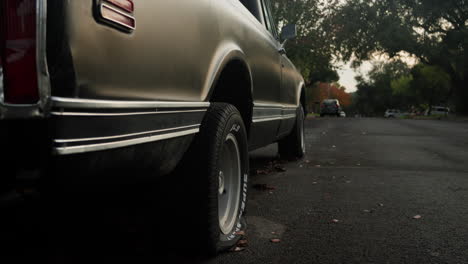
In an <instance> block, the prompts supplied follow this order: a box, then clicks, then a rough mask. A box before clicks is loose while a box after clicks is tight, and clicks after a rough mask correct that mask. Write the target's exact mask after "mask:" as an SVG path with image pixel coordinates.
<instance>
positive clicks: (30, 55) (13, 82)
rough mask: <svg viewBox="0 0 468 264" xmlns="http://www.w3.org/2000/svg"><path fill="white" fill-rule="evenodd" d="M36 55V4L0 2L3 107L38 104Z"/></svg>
mask: <svg viewBox="0 0 468 264" xmlns="http://www.w3.org/2000/svg"><path fill="white" fill-rule="evenodd" d="M36 55H37V54H36V1H35V0H1V2H0V67H1V68H3V69H2V70H3V87H4V89H3V93H4V94H3V97H4V101H5V102H6V103H10V104H35V103H37V102H38V101H39V89H38V76H37V64H36Z"/></svg>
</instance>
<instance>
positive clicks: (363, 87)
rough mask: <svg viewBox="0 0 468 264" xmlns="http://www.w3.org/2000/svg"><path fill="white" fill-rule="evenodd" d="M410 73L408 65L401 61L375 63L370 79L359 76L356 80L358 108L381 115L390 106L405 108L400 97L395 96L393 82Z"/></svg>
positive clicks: (370, 114) (363, 112)
mask: <svg viewBox="0 0 468 264" xmlns="http://www.w3.org/2000/svg"><path fill="white" fill-rule="evenodd" d="M408 74H410V68H409V67H408V65H407V64H406V63H404V62H401V61H398V60H397V61H392V62H389V63H380V64H376V65H374V67H373V69H372V70H371V71H370V72H369V74H368V79H366V78H364V77H363V76H358V77H357V78H356V81H357V82H358V85H357V88H358V90H357V92H356V99H355V100H356V101H355V107H356V109H357V110H358V111H359V112H360V113H361V114H364V115H367V116H373V115H376V114H377V115H381V114H383V113H384V112H385V110H386V109H389V108H403V107H404V105H403V102H404V101H402V100H401V98H400V97H398V96H394V90H393V88H392V82H393V81H394V80H396V79H399V78H401V77H403V76H407V75H408Z"/></svg>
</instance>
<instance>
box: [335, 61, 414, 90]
mask: <svg viewBox="0 0 468 264" xmlns="http://www.w3.org/2000/svg"><path fill="white" fill-rule="evenodd" d="M395 59H399V60H401V61H403V62H406V64H408V66H410V67H412V66H414V65H416V64H417V63H418V61H419V60H418V59H417V58H416V57H414V56H412V55H410V54H408V53H405V52H400V53H399V54H398V56H397V57H395ZM390 60H391V59H390V58H389V57H388V56H387V55H385V54H382V55H374V56H373V58H372V60H370V61H365V62H363V63H362V65H361V67H359V68H358V69H353V68H352V67H351V62H349V63H341V64H338V67H339V68H340V69H339V70H338V75H339V76H340V80H339V81H338V82H339V83H340V84H341V85H342V86H344V87H345V88H346V92H348V93H352V92H355V91H356V90H357V88H356V85H357V82H356V80H355V79H354V78H355V77H356V76H358V75H364V76H367V73H369V72H370V70H371V69H372V67H373V65H374V64H375V63H382V62H389V61H390Z"/></svg>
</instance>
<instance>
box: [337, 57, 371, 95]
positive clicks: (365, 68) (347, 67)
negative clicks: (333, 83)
mask: <svg viewBox="0 0 468 264" xmlns="http://www.w3.org/2000/svg"><path fill="white" fill-rule="evenodd" d="M340 68H341V69H340V70H339V71H338V74H339V75H340V80H339V83H340V84H341V85H342V86H344V87H346V92H348V93H352V92H355V91H356V90H357V89H356V85H357V83H356V80H355V79H354V78H355V77H356V76H357V75H359V74H364V75H365V74H367V73H368V72H369V71H370V70H371V69H372V63H370V62H364V63H363V64H362V65H361V67H360V68H358V69H356V70H354V69H353V68H351V63H348V64H341V65H340Z"/></svg>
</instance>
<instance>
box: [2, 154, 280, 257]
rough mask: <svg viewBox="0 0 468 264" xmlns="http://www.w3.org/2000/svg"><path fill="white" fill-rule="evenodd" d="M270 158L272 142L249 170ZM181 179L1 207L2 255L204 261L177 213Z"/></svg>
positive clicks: (188, 221)
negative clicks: (109, 191)
mask: <svg viewBox="0 0 468 264" xmlns="http://www.w3.org/2000/svg"><path fill="white" fill-rule="evenodd" d="M275 158H276V149H274V148H273V147H270V148H267V149H264V150H263V151H260V152H256V153H253V154H252V158H251V160H250V162H251V169H252V172H256V171H257V170H261V169H263V168H265V167H267V166H269V164H271V162H272V160H275ZM253 174H255V173H253ZM252 176H253V177H255V175H252ZM181 184H183V182H180V179H176V178H171V177H166V178H162V179H159V180H158V181H157V182H154V183H153V184H147V185H144V186H142V185H140V186H134V187H130V188H129V187H128V186H126V187H125V191H121V192H118V194H112V193H107V192H106V190H102V193H96V192H93V193H86V194H83V193H82V194H80V195H79V196H73V195H71V196H72V197H73V198H66V199H65V198H63V197H62V196H60V195H59V196H51V197H40V198H38V199H35V200H31V201H28V202H26V203H24V204H23V205H21V206H15V207H12V208H9V209H8V210H4V211H3V212H4V213H5V214H2V215H4V216H5V217H4V219H3V220H4V221H5V223H4V224H2V225H1V227H0V228H1V229H0V233H1V234H2V235H1V238H0V241H1V240H3V242H6V243H4V244H6V245H8V246H7V247H4V250H5V251H4V252H5V253H4V254H2V255H3V256H9V257H11V258H12V259H14V260H15V262H22V261H24V262H30V261H37V260H41V262H42V261H44V263H67V264H69V263H89V262H90V260H92V261H93V262H94V261H96V260H100V259H102V260H105V262H106V263H109V262H110V261H122V260H128V261H131V262H132V263H137V262H138V261H139V260H141V261H152V262H153V263H167V261H170V262H171V263H202V262H203V263H206V262H209V261H207V260H206V259H205V258H203V257H201V256H198V255H199V254H198V252H197V250H196V249H195V247H194V245H196V244H197V237H194V236H193V230H194V229H196V228H199V227H197V226H193V225H192V222H191V219H190V215H189V216H187V215H186V214H184V213H183V212H184V210H186V209H188V208H186V203H184V201H187V199H190V197H185V196H184V195H183V194H181V193H180V192H178V191H177V189H178V188H179V187H180V186H181ZM103 188H104V187H103ZM67 196H70V195H67ZM184 206H185V207H184ZM225 254H230V253H225ZM166 260H167V261H166Z"/></svg>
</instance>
